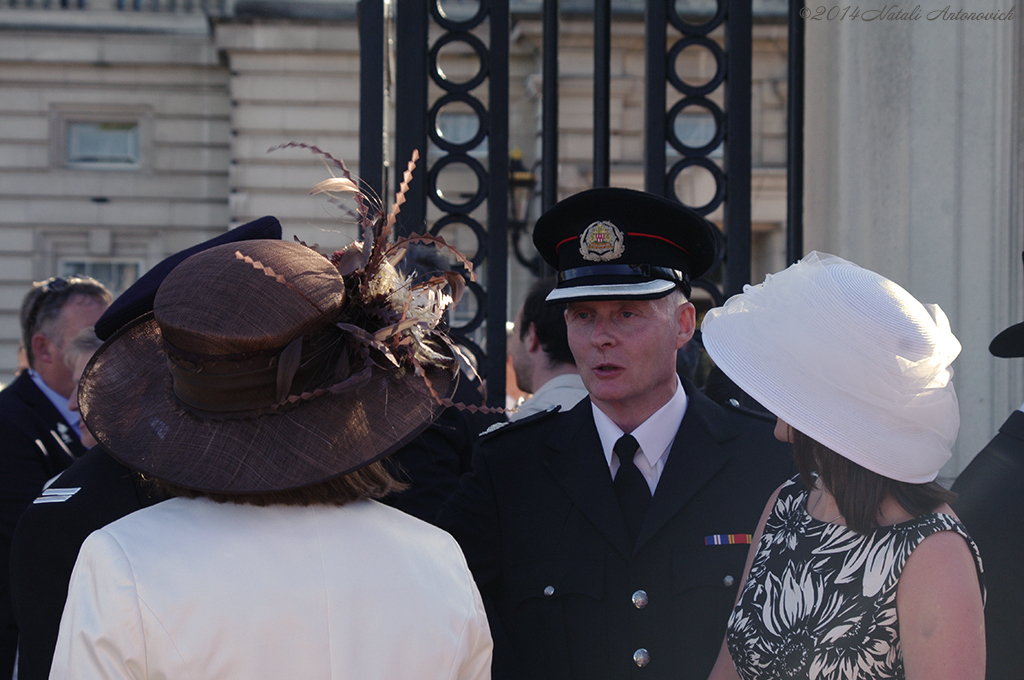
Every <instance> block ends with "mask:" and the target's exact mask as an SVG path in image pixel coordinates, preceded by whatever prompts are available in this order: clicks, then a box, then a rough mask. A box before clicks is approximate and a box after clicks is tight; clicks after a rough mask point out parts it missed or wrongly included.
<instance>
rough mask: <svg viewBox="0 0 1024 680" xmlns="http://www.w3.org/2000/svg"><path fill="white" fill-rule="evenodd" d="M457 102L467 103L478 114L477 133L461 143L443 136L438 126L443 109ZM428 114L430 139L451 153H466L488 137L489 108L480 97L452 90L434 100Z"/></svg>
mask: <svg viewBox="0 0 1024 680" xmlns="http://www.w3.org/2000/svg"><path fill="white" fill-rule="evenodd" d="M456 102H458V103H462V104H466V105H467V106H469V107H470V108H471V109H473V113H475V114H476V119H477V123H478V125H477V129H476V134H475V135H473V137H472V139H470V140H469V141H466V142H461V143H460V142H453V141H451V140H448V139H445V138H444V137H442V136H441V135H440V133H439V132H438V126H437V123H438V120H437V119H438V116H440V115H442V114H443V112H442V109H443V108H444V107H446V106H448V105H449V104H453V103H456ZM428 116H429V118H430V128H429V130H428V134H429V135H430V141H432V142H434V144H437V145H438V146H439V147H441V148H442V149H444V150H445V151H447V152H449V153H465V152H467V151H469V150H470V149H473V148H476V147H477V146H479V145H480V142H482V141H484V138H485V137H487V127H488V125H487V122H488V121H487V109H485V108H484V105H483V104H481V103H480V100H479V99H477V98H476V97H473V96H471V95H468V94H464V93H461V92H450V93H448V94H446V95H444V96H443V97H441V98H440V99H438V100H437V101H436V102H434V105H433V106H431V107H430V112H429V113H428Z"/></svg>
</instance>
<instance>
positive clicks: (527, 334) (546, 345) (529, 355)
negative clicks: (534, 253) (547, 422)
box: [509, 278, 587, 421]
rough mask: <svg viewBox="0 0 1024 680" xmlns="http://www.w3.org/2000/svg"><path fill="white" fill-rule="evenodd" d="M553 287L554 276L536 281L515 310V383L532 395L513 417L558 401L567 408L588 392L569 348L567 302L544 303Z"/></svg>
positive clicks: (512, 351) (512, 344)
mask: <svg viewBox="0 0 1024 680" xmlns="http://www.w3.org/2000/svg"><path fill="white" fill-rule="evenodd" d="M554 288H555V280H554V279H553V278H548V279H541V280H539V281H536V282H535V283H534V284H533V286H532V287H531V288H530V292H529V294H527V296H526V300H525V301H524V302H523V304H522V306H521V307H520V308H519V311H518V312H517V313H516V323H515V328H514V329H513V332H512V334H511V336H510V347H509V354H510V355H511V357H512V368H513V370H514V371H515V377H516V385H517V386H518V387H519V389H520V390H522V391H523V392H525V393H527V394H530V395H532V396H530V397H529V398H527V399H526V400H525V401H523V402H522V403H521V404H520V405H519V410H518V411H516V412H515V413H513V414H511V415H510V416H509V420H511V421H515V420H519V419H520V418H525V417H526V416H528V415H530V414H533V413H538V412H540V411H546V410H548V409H549V408H552V407H553V406H556V405H557V406H560V407H561V408H562V410H563V411H566V410H568V409H570V408H572V407H573V406H575V405H576V404H578V403H579V402H580V401H581V400H582V399H584V398H585V397H586V396H587V388H586V387H584V385H583V379H582V378H580V372H579V371H578V370H576V360H575V359H574V358H573V356H572V350H570V349H569V338H568V335H567V332H566V328H565V305H548V304H545V298H547V296H548V295H549V294H550V293H551V291H552V290H554Z"/></svg>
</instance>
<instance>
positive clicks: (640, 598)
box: [633, 590, 650, 609]
mask: <svg viewBox="0 0 1024 680" xmlns="http://www.w3.org/2000/svg"><path fill="white" fill-rule="evenodd" d="M648 602H650V600H649V599H647V593H646V592H645V591H643V590H638V591H636V592H635V593H633V606H634V607H636V608H637V609H643V608H644V607H646V606H647V603H648Z"/></svg>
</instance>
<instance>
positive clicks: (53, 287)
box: [25, 276, 76, 332]
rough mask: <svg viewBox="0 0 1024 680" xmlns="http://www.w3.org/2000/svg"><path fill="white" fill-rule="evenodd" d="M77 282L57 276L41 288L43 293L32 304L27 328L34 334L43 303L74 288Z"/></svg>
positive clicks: (27, 319)
mask: <svg viewBox="0 0 1024 680" xmlns="http://www.w3.org/2000/svg"><path fill="white" fill-rule="evenodd" d="M75 282H76V280H75V279H72V280H71V281H68V280H67V279H64V278H61V277H59V276H56V277H54V278H52V279H50V280H49V281H47V282H46V283H44V284H43V285H41V286H40V287H39V290H40V291H41V292H40V293H39V295H37V296H36V299H35V300H33V302H32V307H31V308H30V309H29V312H28V318H26V320H25V328H27V329H28V330H29V331H31V332H34V331H35V329H36V317H37V316H39V310H40V309H42V308H43V303H44V302H45V301H46V300H47V299H48V298H50V296H51V295H53V294H56V293H61V292H63V291H65V290H67V289H68V288H70V287H71V286H72V284H73V283H75Z"/></svg>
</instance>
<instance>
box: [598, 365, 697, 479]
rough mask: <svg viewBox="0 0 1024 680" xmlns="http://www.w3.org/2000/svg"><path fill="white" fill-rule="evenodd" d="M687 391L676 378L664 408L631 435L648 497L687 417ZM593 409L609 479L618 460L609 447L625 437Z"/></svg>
mask: <svg viewBox="0 0 1024 680" xmlns="http://www.w3.org/2000/svg"><path fill="white" fill-rule="evenodd" d="M688 401H689V400H688V399H687V397H686V390H684V389H683V383H682V382H681V381H680V380H679V377H678V376H676V393H675V394H674V395H672V398H671V399H669V400H668V403H666V404H665V405H664V406H662V407H661V408H660V409H658V410H657V411H655V412H654V413H653V414H652V415H651V417H650V418H648V419H647V420H645V421H644V422H643V423H641V424H640V425H639V426H638V427H637V428H636V429H635V430H633V431H632V432H631V433H630V434H632V435H633V437H634V438H635V439H636V441H637V443H638V444H640V451H639V452H638V453H640V454H642V455H638V456H635V457H634V458H633V462H634V463H635V464H636V467H637V469H638V470H640V472H641V473H642V474H643V476H644V478H645V479H646V480H647V486H649V487H651V495H652V496H653V495H654V490H655V489H656V488H657V487H658V480H659V479H661V472H662V470H664V469H665V462H666V461H667V460H668V453H669V451H671V450H672V443H673V442H674V441H675V439H676V433H677V432H679V425H680V423H682V422H683V416H684V415H686V405H687V403H688ZM591 406H593V409H594V425H596V426H597V434H598V436H599V437H601V448H603V449H604V458H605V460H606V461H607V462H608V470H609V471H610V472H611V475H612V479H614V478H615V473H616V472H618V471H619V457H618V456H615V457H612V447H614V446H615V442H617V441H618V440H619V437H621V436H622V435H624V434H626V433H625V432H623V431H622V430H621V429H619V426H618V425H616V424H615V423H613V422H612V419H611V418H609V417H608V416H607V415H605V414H604V412H603V411H602V410H601V409H599V408H598V407H597V406H594V405H593V403H591Z"/></svg>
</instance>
